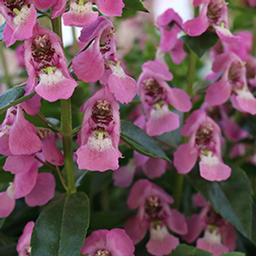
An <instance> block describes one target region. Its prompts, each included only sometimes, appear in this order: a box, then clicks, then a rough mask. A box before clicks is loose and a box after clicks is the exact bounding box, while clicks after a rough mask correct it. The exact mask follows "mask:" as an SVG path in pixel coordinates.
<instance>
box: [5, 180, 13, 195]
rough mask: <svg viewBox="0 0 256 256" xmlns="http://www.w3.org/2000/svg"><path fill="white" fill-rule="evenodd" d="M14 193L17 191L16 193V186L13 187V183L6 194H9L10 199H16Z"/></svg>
mask: <svg viewBox="0 0 256 256" xmlns="http://www.w3.org/2000/svg"><path fill="white" fill-rule="evenodd" d="M14 193H15V191H14V185H13V183H12V182H11V183H10V185H9V187H8V188H7V190H6V194H7V195H8V196H9V197H10V198H14Z"/></svg>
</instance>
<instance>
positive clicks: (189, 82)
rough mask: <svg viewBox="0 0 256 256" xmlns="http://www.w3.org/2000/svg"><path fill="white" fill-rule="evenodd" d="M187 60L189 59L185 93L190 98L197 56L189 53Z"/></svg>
mask: <svg viewBox="0 0 256 256" xmlns="http://www.w3.org/2000/svg"><path fill="white" fill-rule="evenodd" d="M188 58H189V63H188V72H187V93H188V94H189V95H190V96H193V85H194V81H195V77H196V61H197V56H196V54H195V53H194V52H192V51H190V53H189V57H188Z"/></svg>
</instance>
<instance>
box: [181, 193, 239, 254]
mask: <svg viewBox="0 0 256 256" xmlns="http://www.w3.org/2000/svg"><path fill="white" fill-rule="evenodd" d="M193 201H194V205H195V206H196V207H200V208H202V209H201V211H200V212H199V213H198V214H193V215H192V216H191V217H189V218H188V219H187V223H188V234H187V235H185V236H183V239H185V240H186V241H187V242H188V243H193V242H194V241H196V245H197V247H198V248H200V249H202V250H206V251H208V252H211V253H212V254H213V256H221V255H223V253H227V252H230V251H234V250H235V247H236V233H235V230H234V228H233V227H232V225H231V224H229V223H228V222H226V221H225V220H224V219H223V218H222V217H221V216H220V215H218V214H217V213H216V212H215V211H214V210H213V209H212V207H211V206H210V205H209V204H208V203H207V201H205V199H204V198H203V197H202V196H201V195H200V194H196V195H195V196H194V197H193ZM202 233H203V236H202V237H200V236H201V234H202ZM199 237H200V238H199Z"/></svg>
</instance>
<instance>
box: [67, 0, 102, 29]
mask: <svg viewBox="0 0 256 256" xmlns="http://www.w3.org/2000/svg"><path fill="white" fill-rule="evenodd" d="M97 18H98V12H97V11H93V4H92V2H90V1H89V2H87V1H76V0H71V1H70V5H69V11H68V12H66V13H64V15H63V21H64V24H65V25H66V26H78V27H84V26H87V25H90V24H91V23H93V22H94V21H96V20H97Z"/></svg>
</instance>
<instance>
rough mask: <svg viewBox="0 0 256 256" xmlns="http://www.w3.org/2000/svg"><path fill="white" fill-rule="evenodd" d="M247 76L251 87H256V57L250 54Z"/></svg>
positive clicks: (247, 62) (247, 63)
mask: <svg viewBox="0 0 256 256" xmlns="http://www.w3.org/2000/svg"><path fill="white" fill-rule="evenodd" d="M246 78H247V83H248V85H249V86H250V88H252V89H254V88H255V87H256V58H255V57H253V56H249V57H248V58H247V59H246Z"/></svg>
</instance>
